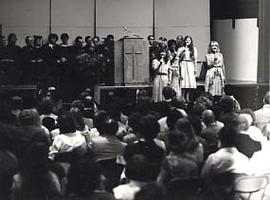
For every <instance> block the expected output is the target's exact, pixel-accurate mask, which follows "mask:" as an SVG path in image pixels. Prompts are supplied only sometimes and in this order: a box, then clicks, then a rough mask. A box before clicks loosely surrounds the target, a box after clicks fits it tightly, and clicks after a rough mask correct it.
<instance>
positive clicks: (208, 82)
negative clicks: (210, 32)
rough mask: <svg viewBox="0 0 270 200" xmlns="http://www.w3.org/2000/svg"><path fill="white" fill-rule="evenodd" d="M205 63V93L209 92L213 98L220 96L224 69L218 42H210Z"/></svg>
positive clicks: (222, 88) (223, 84)
mask: <svg viewBox="0 0 270 200" xmlns="http://www.w3.org/2000/svg"><path fill="white" fill-rule="evenodd" d="M206 63H207V68H208V70H207V73H206V78H205V91H206V92H210V93H211V94H212V95H213V96H221V95H223V93H224V86H225V68H224V59H223V55H222V53H220V48H219V44H218V42H216V41H211V42H210V44H209V49H208V54H207V55H206Z"/></svg>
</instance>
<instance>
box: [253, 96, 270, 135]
mask: <svg viewBox="0 0 270 200" xmlns="http://www.w3.org/2000/svg"><path fill="white" fill-rule="evenodd" d="M263 103H264V105H263V107H262V108H261V109H259V110H256V111H255V112H254V114H255V125H256V126H257V127H258V128H259V129H260V130H261V131H262V130H263V128H264V127H265V125H266V124H267V123H269V122H270V92H267V93H266V94H265V96H264V98H263Z"/></svg>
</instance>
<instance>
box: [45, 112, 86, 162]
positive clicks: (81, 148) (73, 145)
mask: <svg viewBox="0 0 270 200" xmlns="http://www.w3.org/2000/svg"><path fill="white" fill-rule="evenodd" d="M58 124H59V130H60V135H57V136H56V137H55V138H54V140H53V143H52V145H51V147H50V151H49V158H50V159H52V160H53V159H54V158H55V156H56V155H59V154H61V153H66V152H72V151H74V150H78V151H77V152H78V153H79V154H80V155H82V154H83V153H85V152H86V151H87V148H86V141H85V137H84V136H82V135H81V133H80V132H79V131H76V127H75V122H74V120H73V118H72V116H71V114H70V113H68V112H67V113H64V114H63V115H60V116H59V117H58Z"/></svg>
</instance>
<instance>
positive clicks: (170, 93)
mask: <svg viewBox="0 0 270 200" xmlns="http://www.w3.org/2000/svg"><path fill="white" fill-rule="evenodd" d="M174 94H175V93H174V90H173V88H172V87H170V86H165V87H164V88H163V89H162V95H163V96H164V98H165V99H172V98H173V97H174V96H175V95H174Z"/></svg>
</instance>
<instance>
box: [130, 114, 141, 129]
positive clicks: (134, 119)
mask: <svg viewBox="0 0 270 200" xmlns="http://www.w3.org/2000/svg"><path fill="white" fill-rule="evenodd" d="M141 118H142V115H141V114H140V113H138V112H135V113H132V114H131V115H130V116H129V117H128V125H129V126H130V127H131V128H132V130H133V132H134V133H137V132H138V131H139V122H140V119H141Z"/></svg>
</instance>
